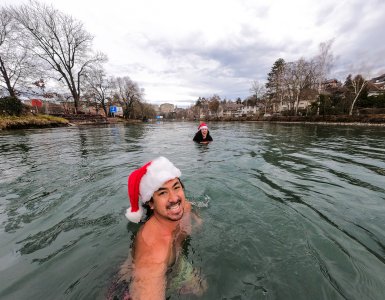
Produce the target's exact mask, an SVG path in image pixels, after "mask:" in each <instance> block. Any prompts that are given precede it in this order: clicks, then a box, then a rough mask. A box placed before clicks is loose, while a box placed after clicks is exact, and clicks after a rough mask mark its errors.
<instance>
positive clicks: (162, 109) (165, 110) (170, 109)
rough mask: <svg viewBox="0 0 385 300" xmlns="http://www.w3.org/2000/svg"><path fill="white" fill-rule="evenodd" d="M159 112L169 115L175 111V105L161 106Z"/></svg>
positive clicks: (165, 104) (166, 104)
mask: <svg viewBox="0 0 385 300" xmlns="http://www.w3.org/2000/svg"><path fill="white" fill-rule="evenodd" d="M159 110H160V112H161V113H164V114H167V113H171V112H173V111H174V104H171V103H163V104H161V105H160V106H159Z"/></svg>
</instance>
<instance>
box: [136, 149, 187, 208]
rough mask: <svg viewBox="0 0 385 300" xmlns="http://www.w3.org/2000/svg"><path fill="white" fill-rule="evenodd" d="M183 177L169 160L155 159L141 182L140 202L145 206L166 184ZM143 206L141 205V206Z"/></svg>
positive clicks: (163, 158)
mask: <svg viewBox="0 0 385 300" xmlns="http://www.w3.org/2000/svg"><path fill="white" fill-rule="evenodd" d="M181 175H182V173H181V172H180V170H179V169H178V168H176V167H175V166H174V165H173V163H172V162H170V161H169V160H168V159H167V158H165V157H163V156H160V157H158V158H156V159H154V160H153V161H152V162H151V164H150V165H149V166H148V167H147V172H146V174H145V175H144V176H143V178H142V180H141V181H140V185H139V191H140V196H139V198H140V201H141V202H142V203H143V204H144V203H146V202H148V201H149V200H150V199H151V198H152V195H153V194H154V192H156V191H157V190H158V189H159V188H160V187H161V186H162V185H163V184H164V183H165V182H167V181H169V180H171V179H174V178H179V177H180V176H181ZM140 206H141V205H140Z"/></svg>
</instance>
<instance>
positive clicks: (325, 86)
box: [321, 78, 342, 91]
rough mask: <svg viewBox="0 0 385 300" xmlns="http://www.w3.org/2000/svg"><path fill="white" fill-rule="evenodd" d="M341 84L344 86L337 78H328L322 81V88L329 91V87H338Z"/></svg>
mask: <svg viewBox="0 0 385 300" xmlns="http://www.w3.org/2000/svg"><path fill="white" fill-rule="evenodd" d="M340 86H342V83H341V82H340V81H338V80H337V79H335V78H333V79H328V80H325V81H323V82H322V83H321V90H323V91H327V90H329V89H333V88H338V87H340Z"/></svg>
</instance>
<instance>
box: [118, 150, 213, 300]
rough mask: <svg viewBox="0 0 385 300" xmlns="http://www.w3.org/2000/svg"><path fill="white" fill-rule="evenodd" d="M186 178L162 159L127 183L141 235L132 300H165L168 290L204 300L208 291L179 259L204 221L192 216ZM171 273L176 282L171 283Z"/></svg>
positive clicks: (129, 211) (131, 210) (130, 215)
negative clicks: (192, 231)
mask: <svg viewBox="0 0 385 300" xmlns="http://www.w3.org/2000/svg"><path fill="white" fill-rule="evenodd" d="M180 176H181V172H180V170H179V169H177V168H176V167H175V166H174V165H173V164H172V163H171V162H170V161H169V160H168V159H167V158H164V157H158V158H156V159H154V160H153V161H151V162H149V163H147V164H145V165H144V166H143V167H141V168H139V169H137V170H135V171H133V172H132V173H131V174H130V176H129V178H128V190H129V191H128V192H129V199H130V204H131V207H130V208H128V209H127V212H126V217H127V218H128V219H129V220H130V221H131V222H135V223H138V222H140V221H144V222H145V223H144V225H143V226H142V227H141V228H140V229H139V231H138V233H137V235H136V238H135V243H134V247H133V253H132V266H131V283H130V288H129V294H130V297H131V299H134V300H137V299H146V300H148V299H165V297H166V288H172V289H173V290H174V291H178V292H180V293H194V294H197V295H200V294H202V293H203V292H204V290H205V289H206V282H205V281H204V280H202V279H201V278H200V276H199V274H198V273H197V271H196V270H194V268H193V267H192V266H191V264H190V263H189V262H188V261H187V260H186V259H182V258H181V259H178V256H179V254H180V250H181V247H182V242H183V241H184V240H185V239H186V237H187V236H188V235H189V234H190V233H191V230H192V228H193V227H194V226H196V225H200V224H201V222H202V221H201V219H200V218H199V217H198V216H197V215H196V214H195V213H194V212H192V209H191V203H190V202H189V201H188V200H187V199H186V198H185V194H184V187H183V184H182V183H181V181H180V179H179V178H180ZM172 268H176V269H177V270H178V273H179V274H177V276H174V278H172V279H170V280H168V279H167V278H168V277H169V276H167V275H168V273H170V272H171V271H172Z"/></svg>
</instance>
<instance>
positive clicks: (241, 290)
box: [0, 122, 385, 300]
mask: <svg viewBox="0 0 385 300" xmlns="http://www.w3.org/2000/svg"><path fill="white" fill-rule="evenodd" d="M209 126H210V133H211V135H212V136H213V138H214V142H213V143H211V144H210V145H208V146H200V145H196V144H194V143H193V142H192V137H193V135H194V133H195V131H196V127H197V124H196V123H189V122H179V123H172V122H170V123H166V122H165V123H157V124H151V123H146V124H137V125H130V126H123V125H109V126H99V127H71V128H55V129H39V130H22V131H3V132H0V298H1V299H4V300H5V299H17V300H19V299H39V300H40V299H104V298H105V296H106V294H107V290H108V289H109V287H110V286H111V282H112V281H113V278H114V276H115V275H116V273H117V271H118V270H119V267H120V265H121V264H122V263H123V262H124V260H125V259H126V258H127V256H128V254H129V251H130V247H131V244H132V239H133V234H134V233H135V232H136V231H137V229H138V226H137V225H133V224H129V223H128V221H127V220H126V219H125V217H124V211H125V209H126V208H127V207H128V198H127V176H128V175H129V173H130V171H132V170H133V169H134V168H137V167H139V166H141V165H142V164H144V163H145V162H147V161H149V160H151V159H153V158H155V157H157V156H159V155H163V156H166V157H167V158H169V159H170V160H171V161H172V162H174V164H175V165H176V166H177V167H178V168H179V169H180V170H181V171H182V180H183V183H184V185H185V188H186V196H187V198H188V199H190V200H191V201H192V202H193V205H194V206H195V208H196V209H197V210H198V211H199V214H200V216H201V217H202V219H203V220H204V223H203V228H202V229H201V230H200V231H199V232H198V233H196V234H195V235H193V236H191V237H190V239H189V243H188V249H187V254H186V255H187V256H188V260H189V261H190V262H192V264H193V265H194V266H195V267H196V268H197V269H199V270H200V271H201V274H202V276H204V277H205V278H206V281H207V283H208V289H207V291H206V292H205V293H204V294H203V296H201V297H194V296H191V295H179V294H177V293H176V294H174V295H171V297H170V299H210V300H211V299H285V300H287V299H296V300H297V299H313V300H314V299H357V300H358V299H359V300H361V299H378V300H379V299H384V295H385V230H384V229H385V130H384V128H381V127H353V126H332V125H310V124H305V125H296V124H268V123H212V124H209Z"/></svg>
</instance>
